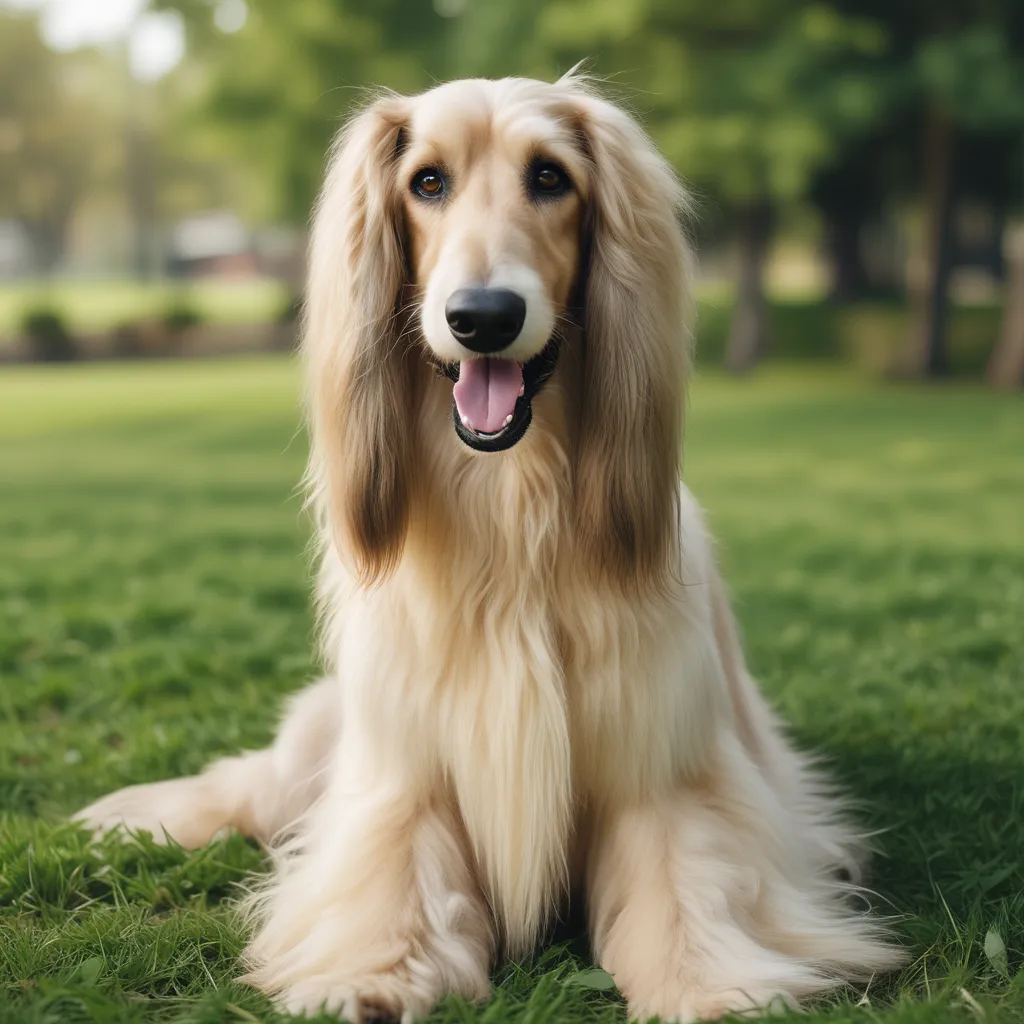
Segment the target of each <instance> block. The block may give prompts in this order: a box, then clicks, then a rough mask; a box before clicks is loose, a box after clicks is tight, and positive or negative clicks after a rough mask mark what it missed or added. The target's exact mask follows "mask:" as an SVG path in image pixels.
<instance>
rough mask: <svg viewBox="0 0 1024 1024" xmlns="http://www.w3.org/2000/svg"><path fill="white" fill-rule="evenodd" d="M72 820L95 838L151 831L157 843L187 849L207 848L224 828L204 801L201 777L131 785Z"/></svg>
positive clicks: (220, 818)
mask: <svg viewBox="0 0 1024 1024" xmlns="http://www.w3.org/2000/svg"><path fill="white" fill-rule="evenodd" d="M72 820H73V821H77V822H80V823H81V824H82V825H84V826H85V827H86V828H88V829H90V830H91V831H92V832H93V834H94V835H96V836H101V835H103V834H105V833H107V832H112V831H114V830H116V829H124V830H126V831H128V832H149V833H150V834H151V835H152V836H153V839H154V840H155V841H156V842H158V843H164V842H166V841H167V839H168V837H170V838H171V839H173V840H174V842H176V843H178V844H179V845H181V846H184V847H185V848H186V849H188V850H194V849H197V848H198V847H200V846H205V845H206V844H207V843H208V842H209V841H210V840H211V839H213V838H214V836H215V835H217V833H218V832H220V831H221V830H222V829H223V828H224V825H225V823H224V821H223V817H222V816H218V815H217V814H215V813H212V812H211V809H210V807H209V801H207V800H204V789H203V782H202V779H201V777H192V778H185V779H170V780H168V781H166V782H154V783H151V784H148V785H143V786H128V787H127V788H126V789H119V790H117V792H115V793H110V794H108V795H107V796H105V797H102V798H101V799H99V800H97V801H96V802H95V803H93V804H90V805H89V806H88V807H84V808H83V809H82V810H80V811H79V812H78V813H77V814H75V815H74V816H73V818H72Z"/></svg>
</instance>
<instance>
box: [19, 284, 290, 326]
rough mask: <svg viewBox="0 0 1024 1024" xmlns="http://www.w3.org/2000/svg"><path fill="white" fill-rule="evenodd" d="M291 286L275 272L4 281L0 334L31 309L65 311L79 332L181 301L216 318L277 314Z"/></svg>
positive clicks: (247, 319)
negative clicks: (141, 278)
mask: <svg viewBox="0 0 1024 1024" xmlns="http://www.w3.org/2000/svg"><path fill="white" fill-rule="evenodd" d="M287 300H288V291H287V288H286V287H285V286H284V285H283V284H282V283H281V282H279V281H275V280H272V279H270V278H257V279H245V280H237V281H234V280H218V279H213V278H211V279H204V280H197V281H187V280H184V281H171V280H166V279H164V280H157V281H150V282H140V281H133V280H130V279H123V280H122V279H118V278H111V279H101V280H92V279H82V280H77V279H74V278H71V279H54V280H29V281H9V282H0V339H3V338H5V337H9V336H11V335H14V334H16V333H17V332H18V330H19V328H20V324H21V320H22V317H23V316H24V315H25V314H26V313H28V312H29V311H31V310H35V309H46V310H52V311H53V312H55V313H59V314H60V315H61V316H62V317H63V318H64V320H65V322H66V323H67V326H68V329H69V330H70V331H72V332H73V333H86V334H89V333H93V332H101V331H108V330H111V329H112V328H114V327H117V326H118V325H119V324H123V323H127V322H129V321H132V320H137V319H139V318H145V317H160V316H163V315H164V314H165V313H166V312H167V311H168V310H170V309H172V308H174V307H175V306H178V305H181V304H187V305H188V306H189V308H191V309H195V311H196V312H197V313H199V315H200V316H201V317H202V319H203V320H204V321H207V322H212V323H241V324H247V323H264V322H266V321H270V320H275V319H277V317H278V316H279V315H280V314H281V312H282V310H283V309H284V307H285V303H286V302H287Z"/></svg>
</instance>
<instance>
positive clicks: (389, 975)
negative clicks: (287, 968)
mask: <svg viewBox="0 0 1024 1024" xmlns="http://www.w3.org/2000/svg"><path fill="white" fill-rule="evenodd" d="M438 996H439V993H437V992H435V991H433V990H431V991H427V990H426V988H421V987H420V986H417V985H416V984H415V983H414V982H413V980H412V978H411V977H409V976H406V975H404V972H383V973H380V974H369V975H366V976H364V977H361V978H358V979H342V978H335V977H331V976H329V975H328V976H320V977H315V978H308V979H305V980H303V981H300V982H298V983H296V984H294V985H292V986H290V987H289V988H287V989H285V991H283V992H282V993H281V994H280V996H279V997H278V1002H279V1004H280V1005H281V1007H282V1008H283V1009H285V1010H287V1011H288V1012H289V1013H295V1014H301V1013H306V1014H313V1013H317V1012H319V1011H324V1010H326V1011H327V1012H328V1013H337V1014H339V1015H340V1016H341V1018H342V1019H343V1020H346V1021H350V1022H351V1024H384V1022H394V1024H413V1022H414V1021H418V1020H421V1019H422V1018H423V1017H425V1016H426V1015H427V1014H428V1013H430V1011H431V1010H432V1009H433V1007H434V1004H435V1003H436V1002H437V999H438Z"/></svg>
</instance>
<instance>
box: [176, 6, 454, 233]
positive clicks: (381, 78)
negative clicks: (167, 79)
mask: <svg viewBox="0 0 1024 1024" xmlns="http://www.w3.org/2000/svg"><path fill="white" fill-rule="evenodd" d="M160 5H161V6H164V7H171V8H174V9H177V10H178V11H179V12H180V13H181V14H182V15H183V17H184V18H185V21H186V26H187V31H188V38H189V46H190V49H191V50H192V52H193V54H194V60H195V61H196V63H197V65H199V66H201V67H203V68H204V70H205V81H204V83H203V87H202V89H201V107H202V110H203V114H204V116H205V117H206V118H207V119H208V120H209V122H210V124H211V125H213V126H216V130H217V131H218V132H219V133H220V134H221V136H222V137H224V136H227V137H228V138H229V139H230V140H231V145H232V146H233V150H234V152H235V153H236V155H238V156H240V157H241V159H242V160H243V162H244V163H245V164H246V166H248V167H249V168H250V169H251V170H253V171H254V172H255V173H258V175H259V176H260V177H261V178H262V179H263V180H264V182H266V183H268V184H269V193H270V194H271V195H272V196H273V197H274V198H275V204H274V205H275V207H276V208H275V209H274V210H273V212H274V213H275V214H277V215H279V216H283V217H286V218H287V219H290V220H292V221H294V222H296V223H303V222H305V220H306V218H307V217H308V214H309V209H310V206H311V204H312V201H313V198H314V196H315V195H316V191H317V188H318V187H319V183H320V176H321V173H322V170H323V164H324V158H325V155H326V153H327V150H328V148H329V146H330V141H331V138H332V137H333V135H334V133H335V132H336V130H337V128H338V126H339V124H340V123H341V120H342V119H343V117H344V115H345V114H346V113H347V112H348V111H349V110H350V109H351V108H352V106H353V104H357V103H360V102H362V101H363V100H364V99H365V86H366V85H367V84H380V85H386V86H389V87H391V88H395V89H398V90H400V91H415V90H418V89H421V88H423V87H425V86H427V85H429V84H430V83H431V81H432V77H433V76H436V77H446V76H447V75H449V74H450V73H451V71H452V67H451V65H450V52H449V50H448V48H447V43H448V40H449V38H450V32H451V26H450V24H449V22H448V19H446V18H443V17H441V16H440V15H439V14H437V13H436V12H435V10H434V9H433V7H432V6H431V5H430V4H409V3H406V2H403V0H376V2H375V0H347V2H344V3H342V2H341V0H322V2H319V3H280V2H279V0H250V3H249V5H248V8H249V13H248V18H247V20H246V22H245V24H244V26H242V27H241V29H240V30H238V31H237V32H235V33H233V34H230V35H229V34H225V33H224V32H222V31H220V30H218V29H217V27H216V24H215V20H214V12H215V7H214V5H212V4H210V3H208V2H206V0H161V4H160Z"/></svg>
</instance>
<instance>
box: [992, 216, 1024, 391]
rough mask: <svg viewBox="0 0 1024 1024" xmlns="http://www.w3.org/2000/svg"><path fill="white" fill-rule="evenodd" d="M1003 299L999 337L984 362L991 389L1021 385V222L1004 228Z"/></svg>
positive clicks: (1023, 326)
mask: <svg viewBox="0 0 1024 1024" xmlns="http://www.w3.org/2000/svg"><path fill="white" fill-rule="evenodd" d="M1005 254H1006V298H1005V300H1004V304H1003V322H1002V325H1001V326H1000V329H999V340H998V341H997V342H996V347H995V349H994V350H993V352H992V357H991V358H990V359H989V361H988V368H987V370H986V377H987V379H988V382H989V384H991V385H992V387H994V388H1007V389H1009V388H1017V387H1020V386H1021V385H1022V384H1024V224H1018V225H1016V226H1015V227H1013V228H1009V229H1007V238H1006V249H1005Z"/></svg>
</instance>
